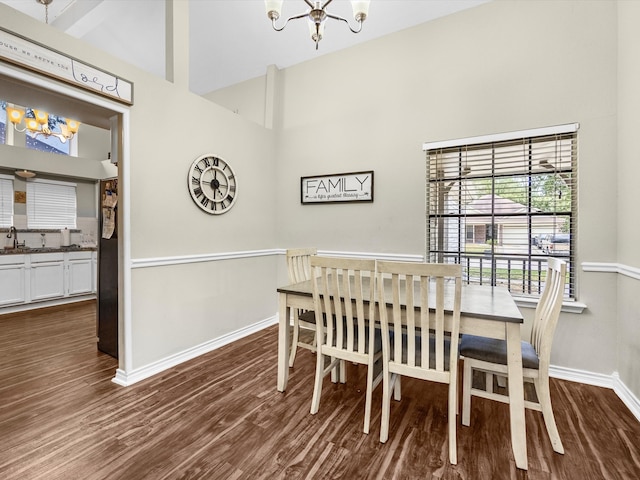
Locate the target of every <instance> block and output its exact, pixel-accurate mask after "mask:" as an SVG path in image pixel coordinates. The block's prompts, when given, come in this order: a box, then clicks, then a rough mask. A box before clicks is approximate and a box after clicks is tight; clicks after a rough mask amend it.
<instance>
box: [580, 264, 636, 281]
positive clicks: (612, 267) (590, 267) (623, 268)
mask: <svg viewBox="0 0 640 480" xmlns="http://www.w3.org/2000/svg"><path fill="white" fill-rule="evenodd" d="M581 265H582V271H583V272H599V273H618V274H620V275H624V276H625V277H629V278H633V279H635V280H640V268H637V267H632V266H630V265H625V264H623V263H607V262H582V264H581Z"/></svg>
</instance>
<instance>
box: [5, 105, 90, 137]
mask: <svg viewBox="0 0 640 480" xmlns="http://www.w3.org/2000/svg"><path fill="white" fill-rule="evenodd" d="M24 113H25V112H24V110H20V109H19V108H12V107H9V106H7V118H8V119H9V120H10V121H11V123H12V124H13V128H14V129H15V130H16V131H17V132H21V133H22V132H25V131H29V133H30V134H31V136H32V137H33V138H36V137H37V136H38V135H42V136H43V137H45V138H49V137H57V138H58V139H59V140H60V141H61V142H62V143H65V142H66V141H67V140H71V139H72V138H73V136H74V135H75V134H76V133H78V128H79V127H80V122H78V121H76V120H71V119H70V118H66V119H65V120H66V124H60V133H58V132H53V131H52V130H51V128H50V127H49V114H48V113H47V112H45V111H44V110H35V109H34V110H33V117H34V118H25V116H24ZM23 119H24V127H22V128H20V127H19V125H20V124H21V123H22V120H23Z"/></svg>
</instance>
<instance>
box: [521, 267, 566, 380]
mask: <svg viewBox="0 0 640 480" xmlns="http://www.w3.org/2000/svg"><path fill="white" fill-rule="evenodd" d="M566 274H567V263H566V262H565V261H563V260H560V259H558V258H553V257H549V259H548V260H547V273H546V278H545V286H544V290H543V292H542V296H541V297H540V300H539V302H538V307H537V308H536V313H535V317H534V320H533V326H532V328H531V341H530V343H531V345H533V347H534V348H535V350H536V352H537V353H538V357H539V358H540V361H541V362H546V363H548V361H549V358H550V356H551V345H552V343H553V335H554V333H555V329H556V326H557V324H558V318H559V317H560V310H561V309H562V300H563V298H564V287H565V282H566ZM541 368H548V365H547V364H545V365H541Z"/></svg>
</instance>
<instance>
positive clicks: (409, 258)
mask: <svg viewBox="0 0 640 480" xmlns="http://www.w3.org/2000/svg"><path fill="white" fill-rule="evenodd" d="M286 254H287V250H286V249H285V248H271V249H265V250H244V251H238V252H219V253H202V254H197V255H175V256H168V257H156V258H132V259H131V268H132V269H133V268H149V267H164V266H167V265H185V264H188V263H200V262H217V261H219V260H234V259H240V258H251V257H267V256H271V255H286ZM318 255H322V256H325V257H347V258H366V259H377V260H394V261H400V262H423V261H424V256H423V255H412V254H401V253H368V252H342V251H334V250H318Z"/></svg>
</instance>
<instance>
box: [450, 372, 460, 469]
mask: <svg viewBox="0 0 640 480" xmlns="http://www.w3.org/2000/svg"><path fill="white" fill-rule="evenodd" d="M457 393H458V385H457V382H456V381H455V375H453V376H452V378H451V383H450V384H449V463H451V464H452V465H455V464H457V463H458V449H457V440H456V434H457V432H456V430H457V426H458V416H457V411H458V402H457V400H456V398H457V396H458V395H457Z"/></svg>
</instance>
